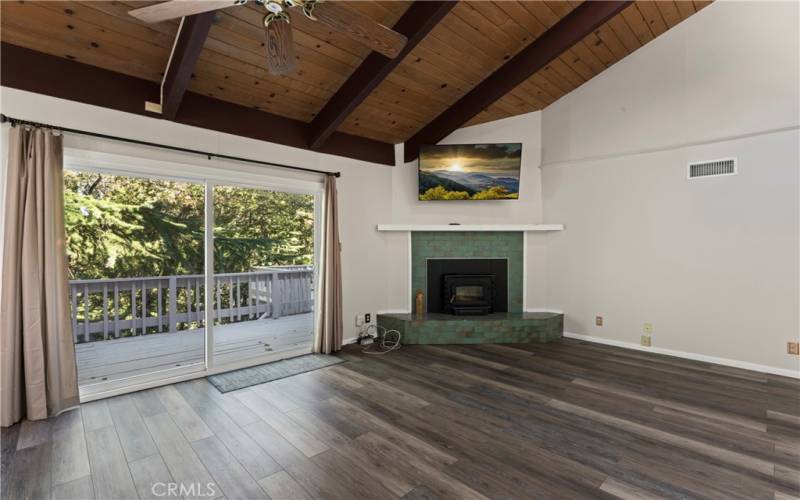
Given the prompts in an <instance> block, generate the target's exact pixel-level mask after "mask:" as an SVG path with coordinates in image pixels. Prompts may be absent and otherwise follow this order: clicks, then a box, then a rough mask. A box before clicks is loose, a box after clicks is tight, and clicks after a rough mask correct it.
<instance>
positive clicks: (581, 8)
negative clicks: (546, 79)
mask: <svg viewBox="0 0 800 500" xmlns="http://www.w3.org/2000/svg"><path fill="white" fill-rule="evenodd" d="M631 3H633V2H631V1H627V0H625V1H620V0H615V1H586V2H583V3H581V4H580V5H578V6H577V7H576V8H575V9H573V10H572V12H570V13H569V14H567V15H566V16H564V17H563V18H562V19H561V20H560V21H558V22H557V23H556V24H554V25H553V26H552V27H551V28H550V29H549V30H547V31H545V32H544V33H543V34H542V35H541V36H540V37H539V38H537V39H536V40H534V41H533V42H531V44H530V45H528V46H527V47H525V48H524V49H523V50H522V52H520V53H519V54H517V55H516V56H514V57H512V58H511V59H510V60H509V61H508V62H506V63H505V64H504V65H503V66H501V67H500V68H499V69H498V70H496V71H495V72H494V73H492V74H491V75H490V76H489V77H487V78H486V79H485V80H483V81H482V82H481V83H479V84H478V85H477V86H475V88H473V89H472V90H471V91H469V92H468V93H467V94H466V95H465V96H464V97H462V98H461V99H459V100H458V101H456V103H455V104H453V105H452V106H450V107H449V108H447V109H446V110H445V111H444V112H442V113H441V114H440V115H439V116H437V117H436V118H435V119H434V120H433V121H432V122H430V123H429V124H427V125H426V126H425V127H423V128H422V130H420V131H419V132H417V133H416V134H415V135H414V136H413V137H412V138H411V139H409V140H408V141H406V143H405V148H404V149H405V161H411V160H414V159H415V158H417V156H418V155H419V148H420V146H421V145H424V144H436V143H438V142H439V141H441V140H442V139H444V138H445V137H447V136H448V135H449V134H451V133H452V132H453V131H455V130H456V129H458V128H459V127H460V126H462V125H463V124H464V123H466V122H468V121H469V120H470V119H472V118H473V117H474V116H475V115H477V114H478V113H480V112H481V111H482V110H484V109H485V108H487V107H488V106H489V105H490V104H492V103H493V102H495V101H496V100H498V99H500V98H501V97H503V96H504V95H506V94H507V93H508V92H510V91H511V90H512V89H514V88H515V87H516V86H517V85H519V84H520V83H522V82H524V81H525V80H527V79H528V78H529V77H530V76H531V75H533V74H534V73H536V72H537V71H539V70H540V69H542V68H543V67H544V66H545V65H547V64H548V63H549V62H550V61H552V60H553V59H555V58H556V57H558V56H559V55H560V54H561V53H562V52H564V51H565V50H567V49H569V48H570V47H572V46H573V45H575V44H576V43H578V42H579V41H580V40H582V39H583V38H584V37H585V36H587V35H589V34H590V33H591V32H593V31H594V30H596V29H597V28H599V27H600V26H601V25H603V23H605V22H606V21H608V20H609V19H611V18H612V17H614V16H615V15H617V14H619V13H620V12H621V11H622V10H623V9H625V7H627V6H628V5H630V4H631Z"/></svg>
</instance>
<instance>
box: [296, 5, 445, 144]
mask: <svg viewBox="0 0 800 500" xmlns="http://www.w3.org/2000/svg"><path fill="white" fill-rule="evenodd" d="M455 4H456V2H453V1H444V2H428V1H423V0H417V1H416V2H414V3H413V4H412V5H411V7H409V8H408V10H406V12H405V14H403V16H402V17H401V18H400V20H398V21H397V23H395V25H394V26H393V27H392V29H393V30H395V31H397V32H398V33H400V34H403V35H405V36H406V38H408V41H407V42H406V45H405V47H403V50H401V51H400V54H399V55H398V56H397V57H396V58H394V59H389V58H388V57H386V56H383V55H381V54H379V53H377V52H372V53H370V54H369V55H368V56H367V57H366V59H364V61H362V62H361V64H360V65H359V67H358V68H356V70H355V71H354V72H353V74H352V75H350V78H348V79H347V81H346V82H344V84H342V86H341V87H340V88H339V90H338V91H337V92H336V94H334V95H333V97H331V98H330V100H329V101H328V102H327V103H326V104H325V106H324V107H323V108H322V110H321V111H320V112H319V113H317V116H316V118H314V120H313V121H312V122H311V135H310V138H309V146H310V147H311V148H312V149H317V148H319V147H321V146H322V145H323V144H324V143H325V141H326V140H327V139H328V137H330V136H331V134H332V133H333V132H334V131H335V130H336V129H337V128H338V127H339V125H341V123H342V122H343V121H344V120H345V118H347V116H348V115H350V113H352V112H353V110H355V109H356V108H357V107H358V105H359V104H361V103H362V102H363V101H364V99H366V98H367V96H369V94H370V93H371V92H372V91H373V90H374V89H375V87H377V86H378V84H380V83H381V82H382V81H383V79H384V78H386V76H388V75H389V73H391V72H392V70H393V69H394V68H396V67H397V65H398V64H400V63H401V62H402V60H403V58H405V56H407V55H408V54H409V53H410V52H411V51H412V50H413V49H414V47H416V46H417V44H418V43H419V42H421V41H422V40H423V39H424V38H425V36H426V35H427V34H428V33H429V32H430V31H431V30H432V29H433V28H434V26H436V24H437V23H438V22H439V21H440V20H441V19H442V18H443V17H444V16H445V15H447V13H448V12H450V9H452V8H453V7H454V6H455Z"/></svg>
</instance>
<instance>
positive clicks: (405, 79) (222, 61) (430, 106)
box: [0, 0, 710, 143]
mask: <svg viewBox="0 0 800 500" xmlns="http://www.w3.org/2000/svg"><path fill="white" fill-rule="evenodd" d="M150 3H153V2H119V1H114V2H105V1H87V2H75V1H57V2H40V1H36V2H21V1H3V2H0V9H1V11H0V16H1V19H2V28H1V30H0V39H2V41H3V42H4V43H9V44H13V45H17V46H22V47H25V48H29V49H33V50H35V51H39V52H44V53H47V54H51V55H54V56H58V57H61V58H67V59H70V60H75V61H79V62H83V63H86V64H89V65H92V66H97V67H100V68H104V69H107V70H111V71H115V72H119V73H123V74H126V75H130V76H133V77H137V78H141V79H145V80H149V81H152V82H160V81H161V79H162V75H163V72H164V70H165V68H166V67H167V62H168V58H169V54H170V50H171V48H172V45H173V41H174V39H175V36H176V33H177V30H178V26H179V23H178V22H177V21H170V22H162V23H157V24H145V23H143V22H140V21H138V20H136V19H134V18H133V17H131V16H130V15H128V11H129V10H131V9H132V8H135V7H141V6H143V5H148V4H150ZM345 3H346V5H347V7H348V8H350V9H353V10H357V11H359V12H362V13H364V14H366V15H368V16H369V17H371V18H373V19H375V20H376V21H378V22H380V23H382V24H384V25H386V26H389V27H391V26H393V25H394V24H395V23H396V22H397V21H398V20H399V19H401V17H402V16H403V14H404V13H405V12H406V10H407V9H409V7H410V6H411V5H412V4H413V2H408V1H390V2H386V1H355V2H345ZM580 3H581V2H579V1H574V0H570V1H522V2H516V1H498V2H490V1H468V0H462V1H460V2H458V3H457V4H455V6H454V7H453V8H452V9H450V10H449V11H448V12H447V13H446V14H445V15H444V17H443V18H442V19H441V20H440V21H439V22H438V23H437V24H436V25H435V26H434V27H433V29H432V30H431V31H430V32H428V33H427V34H426V35H425V36H424V38H423V39H422V40H421V41H420V42H419V43H418V44H417V45H416V46H415V47H414V48H413V49H412V50H411V51H410V53H409V54H408V55H407V56H406V57H405V58H403V59H402V61H400V62H399V64H398V65H397V66H396V67H395V68H393V70H392V71H391V72H390V73H389V74H388V75H387V76H386V77H385V78H384V79H383V80H382V81H380V83H379V84H378V85H377V87H375V88H374V89H373V90H372V91H371V92H369V94H368V97H366V99H365V100H363V102H361V103H360V104H358V105H357V107H355V109H354V110H353V111H352V112H351V113H350V114H349V116H347V117H346V118H345V119H344V120H343V121H342V122H341V124H340V125H339V126H338V130H339V131H341V132H346V133H349V134H353V135H356V136H361V137H366V138H370V139H374V140H377V141H381V142H386V143H400V142H403V141H406V140H408V139H409V138H411V137H412V136H414V135H415V134H416V133H418V132H419V131H420V130H421V129H423V128H424V127H425V126H426V125H427V124H429V123H430V122H432V121H433V120H434V119H435V118H436V117H437V116H439V115H440V114H441V113H443V112H444V111H446V110H447V109H448V108H450V107H451V106H452V105H453V104H454V103H456V102H457V101H458V100H459V99H460V98H462V97H463V96H464V95H465V94H467V93H468V92H469V91H470V90H472V89H473V88H475V86H476V85H478V84H479V83H480V82H482V81H483V80H485V79H486V78H487V77H489V76H490V75H491V74H492V73H493V72H494V71H495V70H497V69H498V68H500V67H501V66H503V64H505V63H506V62H507V61H508V60H509V59H511V58H513V57H514V56H515V55H516V54H518V53H519V52H520V51H522V50H523V49H525V47H527V46H528V45H529V44H531V43H532V42H533V41H534V40H536V39H537V38H539V37H540V36H542V34H543V33H545V31H547V30H548V29H549V28H551V27H552V26H553V25H555V24H556V23H557V22H558V21H559V20H561V19H562V18H564V17H565V16H566V15H567V14H569V13H570V12H571V11H572V10H573V9H574V8H575V7H577V6H578V5H579V4H580ZM708 3H710V2H708V1H697V0H695V1H688V0H685V1H683V0H682V1H666V0H663V1H636V2H633V3H632V4H630V5H629V6H627V7H626V8H625V9H624V10H622V11H621V12H620V13H619V14H617V15H615V16H614V17H612V18H611V19H610V20H609V21H607V22H605V24H602V25H601V26H600V27H599V28H597V29H595V30H593V32H592V33H591V34H589V35H588V36H586V37H585V38H583V40H581V41H579V42H578V43H575V44H574V45H573V46H572V47H571V48H569V49H568V50H566V51H564V52H562V53H561V54H560V56H558V57H557V58H555V59H553V60H551V61H550V62H549V63H548V64H547V65H546V66H544V67H543V68H542V69H540V70H539V71H537V72H536V73H534V74H533V75H532V76H530V77H529V78H527V79H526V80H525V81H523V82H522V83H521V84H519V85H517V86H516V87H515V88H513V90H511V91H510V92H508V93H506V94H505V95H504V96H503V97H501V98H500V99H498V100H496V101H495V102H494V103H493V104H491V105H489V106H488V107H487V108H485V109H484V110H483V111H481V112H480V113H479V114H478V115H476V116H474V118H472V119H471V120H470V121H469V122H468V124H477V123H482V122H486V121H490V120H496V119H500V118H505V117H509V116H514V115H518V114H522V113H526V112H530V111H535V110H539V109H542V108H544V107H546V106H547V105H548V104H550V103H552V102H554V101H555V100H557V99H558V98H560V97H561V96H563V95H565V94H566V93H568V92H570V91H572V90H573V89H575V88H577V87H578V86H580V85H581V84H583V83H584V82H586V81H588V80H589V79H591V78H593V77H594V76H595V75H597V74H599V73H600V72H602V71H603V70H605V69H606V68H608V67H610V66H611V65H613V64H614V63H615V62H617V61H619V60H620V59H622V58H624V57H625V56H627V55H628V54H630V53H632V52H633V51H635V50H636V49H638V48H639V47H641V46H643V45H644V44H646V43H648V42H649V41H651V40H653V39H654V38H655V37H657V36H659V35H661V34H663V33H664V32H665V31H667V30H669V29H670V28H672V27H674V26H675V25H677V24H678V23H680V22H681V21H683V20H685V19H686V18H688V17H690V16H691V15H693V14H694V13H695V12H697V11H698V10H700V9H702V8H703V7H704V6H705V5H707V4H708ZM262 17H263V8H262V7H260V6H258V5H255V4H254V3H252V2H250V3H248V4H247V5H245V6H241V7H233V8H227V9H224V10H219V11H217V14H216V17H215V20H214V23H213V25H212V26H211V29H210V31H209V34H208V37H207V39H206V40H205V44H204V47H203V50H202V52H201V53H200V56H199V60H198V61H197V63H196V66H195V68H194V71H193V75H192V77H191V81H190V83H189V90H190V91H192V92H196V93H199V94H203V95H206V96H211V97H213V98H216V99H220V100H223V101H228V102H232V103H236V104H239V105H243V106H247V107H249V108H253V109H257V110H263V111H267V112H269V113H272V114H276V115H280V116H284V117H288V118H292V119H294V120H298V121H300V122H306V123H309V122H312V121H313V120H314V118H315V117H316V116H317V113H319V112H320V110H321V109H323V107H324V106H325V104H326V103H327V102H328V101H329V100H330V99H331V97H332V96H334V94H335V93H336V92H337V90H338V89H339V88H340V87H341V86H342V84H343V83H344V82H345V81H346V80H347V79H348V77H350V76H351V74H352V73H353V72H354V71H355V70H356V69H357V68H358V67H359V65H360V64H361V63H362V61H364V59H365V58H366V57H367V56H368V55H369V53H370V51H369V49H367V48H365V47H364V46H363V45H360V44H359V43H356V42H354V41H352V40H351V39H349V38H346V37H344V36H343V35H341V34H338V33H336V32H332V31H330V30H328V29H326V28H324V27H323V26H321V25H320V24H318V23H315V22H313V21H310V20H308V19H306V18H305V17H303V16H302V15H296V16H293V18H292V26H293V28H294V41H295V47H296V49H295V55H296V57H297V67H296V70H295V71H294V72H292V73H290V74H288V75H284V76H275V75H270V74H269V73H268V72H267V71H266V69H265V49H264V46H263V45H264V40H263V37H264V34H263V29H262V28H261V24H260V23H261V19H262Z"/></svg>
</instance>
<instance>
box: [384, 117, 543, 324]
mask: <svg viewBox="0 0 800 500" xmlns="http://www.w3.org/2000/svg"><path fill="white" fill-rule="evenodd" d="M540 138H541V112H534V113H527V114H524V115H519V116H515V117H511V118H506V119H503V120H497V121H494V122H490V123H484V124H480V125H475V126H472V127H465V128H462V129H459V130H457V131H455V132H453V133H452V134H450V135H449V136H448V137H446V138H445V139H443V140H442V141H441V143H440V144H475V143H500V142H521V143H522V166H521V172H520V193H519V199H518V200H506V201H489V202H480V201H419V199H418V191H417V178H418V167H417V161H413V162H408V163H404V162H402V161H401V160H399V159H400V158H402V154H403V148H402V145H398V146H397V150H396V151H397V153H396V156H397V158H398V165H397V167H395V168H394V169H393V170H392V186H391V206H392V218H391V220H390V221H387V223H394V224H448V223H450V222H458V223H461V224H538V223H541V222H542V198H541V192H542V191H541V175H540V170H539V165H540V164H541V145H540ZM388 202H389V201H388V200H387V203H388ZM545 222H546V221H545ZM546 238H547V236H546V235H545V234H529V235H528V251H527V255H526V266H527V269H528V275H527V278H528V279H527V289H526V304H525V306H526V307H527V308H529V309H532V308H537V307H541V306H542V305H543V304H544V300H545V287H546V283H545V270H544V265H545V252H544V244H545V241H546ZM384 240H385V241H386V244H387V251H388V252H390V253H391V256H390V258H391V260H392V262H394V263H395V265H393V267H392V268H391V270H390V278H389V279H390V281H389V282H390V284H391V285H390V287H389V288H390V289H391V290H392V294H391V295H390V301H389V303H388V304H389V305H388V309H390V310H408V307H409V304H410V302H409V301H410V297H411V290H410V289H409V283H408V275H409V269H408V264H409V263H408V239H407V235H406V234H388V233H387V234H386V235H385V236H384Z"/></svg>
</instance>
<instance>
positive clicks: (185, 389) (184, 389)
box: [176, 384, 281, 480]
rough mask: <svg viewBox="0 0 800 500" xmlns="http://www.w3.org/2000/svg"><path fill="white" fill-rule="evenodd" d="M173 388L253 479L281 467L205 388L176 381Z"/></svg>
mask: <svg viewBox="0 0 800 500" xmlns="http://www.w3.org/2000/svg"><path fill="white" fill-rule="evenodd" d="M176 388H177V389H178V391H179V392H180V393H181V394H182V395H183V396H184V398H185V399H186V401H188V402H189V404H190V405H191V406H192V408H194V410H195V411H196V412H197V414H198V415H200V418H202V419H203V421H204V422H205V423H206V425H208V427H209V428H210V429H211V430H212V432H214V434H215V435H216V436H217V437H218V438H219V440H220V441H222V443H223V444H224V445H225V447H226V448H227V449H228V450H229V451H230V453H231V454H233V456H234V457H235V458H236V459H237V460H238V461H239V463H241V464H242V466H244V468H245V469H247V471H248V472H249V473H250V475H251V476H252V477H253V478H254V479H256V480H259V479H261V478H263V477H266V476H269V475H271V474H274V473H275V472H277V471H279V470H281V467H280V465H278V463H277V462H275V460H274V459H273V458H272V457H271V456H269V454H267V453H266V452H265V451H264V450H263V449H262V448H261V447H260V446H258V444H256V442H255V441H253V439H252V438H251V437H250V436H248V435H247V433H245V432H244V431H243V430H242V429H241V427H239V426H238V425H236V423H235V422H234V421H233V419H232V418H231V417H230V415H229V414H228V413H226V412H225V411H224V410H223V409H222V408H221V407H220V406H219V405H217V404H216V403H215V402H213V401H211V400H210V399H209V398H208V397H207V394H206V393H205V392H200V391H198V387H197V386H196V385H192V384H177V385H176Z"/></svg>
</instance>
